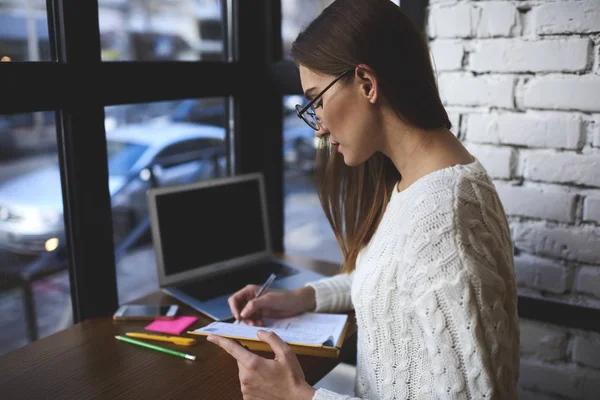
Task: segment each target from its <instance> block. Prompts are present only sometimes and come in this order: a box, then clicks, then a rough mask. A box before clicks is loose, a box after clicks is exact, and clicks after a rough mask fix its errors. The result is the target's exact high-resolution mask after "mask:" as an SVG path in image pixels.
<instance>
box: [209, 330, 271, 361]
mask: <svg viewBox="0 0 600 400" xmlns="http://www.w3.org/2000/svg"><path fill="white" fill-rule="evenodd" d="M206 340H208V341H209V342H211V343H214V344H216V345H217V346H219V347H221V348H222V349H223V350H225V351H226V352H228V353H229V354H230V355H231V356H232V357H233V358H235V359H236V360H238V362H239V363H240V364H242V365H243V366H244V367H245V368H248V369H256V367H257V364H258V363H259V362H260V360H262V358H261V357H259V356H257V355H256V354H254V353H251V352H250V351H248V350H246V349H245V348H243V347H242V346H240V345H239V344H238V343H237V342H236V341H234V340H231V339H227V338H224V337H221V336H215V335H208V336H207V337H206Z"/></svg>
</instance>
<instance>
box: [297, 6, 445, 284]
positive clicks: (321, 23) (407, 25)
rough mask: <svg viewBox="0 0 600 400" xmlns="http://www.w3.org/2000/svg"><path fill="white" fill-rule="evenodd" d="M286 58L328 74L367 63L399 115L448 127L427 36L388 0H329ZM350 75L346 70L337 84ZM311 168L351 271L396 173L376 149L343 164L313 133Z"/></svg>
mask: <svg viewBox="0 0 600 400" xmlns="http://www.w3.org/2000/svg"><path fill="white" fill-rule="evenodd" d="M292 58H293V59H294V62H295V63H296V64H297V65H303V66H305V67H307V68H309V69H311V70H313V71H316V72H320V73H323V74H329V75H334V76H335V75H338V74H340V73H342V72H343V71H346V70H348V69H353V68H355V67H356V66H357V65H359V64H367V65H369V66H370V67H371V68H372V69H373V70H374V71H375V73H376V74H377V77H378V81H379V89H380V91H381V93H382V95H383V96H384V97H385V98H386V99H387V100H388V102H389V103H390V104H391V106H392V107H393V109H394V110H395V112H396V113H397V114H398V116H399V117H400V118H401V119H403V120H404V121H407V122H409V123H411V124H413V125H415V126H418V127H421V128H426V129H432V128H440V127H446V128H448V129H450V128H451V124H450V120H449V119H448V114H447V112H446V110H445V109H444V106H443V104H442V101H441V99H440V96H439V92H438V89H437V83H436V80H435V75H434V72H433V67H432V65H431V59H430V56H429V49H428V45H427V42H426V40H425V38H424V36H423V34H422V33H421V32H420V31H419V29H418V28H417V27H416V25H414V23H413V22H412V21H411V20H410V18H408V16H407V15H406V14H405V13H404V12H403V11H402V10H401V9H400V8H399V7H398V6H397V5H396V4H394V3H393V2H391V1H390V0H336V1H334V2H333V3H332V4H331V5H330V6H329V7H327V8H326V9H325V10H323V12H322V13H321V14H320V15H319V16H318V17H317V18H316V19H315V20H313V21H312V22H311V23H310V24H309V25H308V26H307V27H306V28H305V29H304V30H303V31H302V32H300V34H299V35H298V37H297V38H296V40H295V41H294V43H293V44H292ZM350 79H352V74H349V75H348V76H346V77H344V78H342V79H341V80H340V83H339V84H346V83H347V82H348V81H349V80H350ZM315 169H316V175H317V191H318V194H319V199H320V201H321V205H322V207H323V210H324V212H325V216H326V217H327V219H328V221H329V223H330V224H331V227H332V229H333V231H334V234H335V236H336V238H337V241H338V243H339V245H340V248H341V250H342V254H343V256H344V263H343V266H342V272H351V271H352V270H354V269H355V268H356V257H357V255H358V253H359V251H360V250H361V249H362V248H363V247H364V246H365V245H366V244H367V243H368V242H369V240H370V239H371V238H372V237H373V234H374V233H375V231H376V229H377V227H378V225H379V222H380V221H381V218H382V216H383V214H384V212H385V208H386V205H387V203H388V201H389V198H390V196H391V193H392V191H393V190H395V189H394V188H395V183H396V182H398V181H399V180H400V179H401V176H400V173H399V172H398V170H397V169H396V168H395V166H394V164H393V163H392V162H391V160H390V159H389V158H387V157H386V156H385V155H383V154H381V153H376V154H374V155H373V156H372V157H371V158H370V159H369V160H367V161H366V162H365V163H363V164H361V165H359V166H356V167H348V166H346V164H345V163H344V161H343V158H342V156H341V155H340V154H338V153H337V152H335V151H333V152H332V151H331V147H330V146H329V145H328V142H327V139H322V140H321V145H320V148H319V150H318V152H317V160H316V164H315Z"/></svg>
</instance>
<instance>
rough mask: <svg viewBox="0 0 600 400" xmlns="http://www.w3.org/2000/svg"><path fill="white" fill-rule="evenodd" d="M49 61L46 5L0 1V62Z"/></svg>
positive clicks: (32, 0)
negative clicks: (2, 59) (4, 58)
mask: <svg viewBox="0 0 600 400" xmlns="http://www.w3.org/2000/svg"><path fill="white" fill-rule="evenodd" d="M2 57H8V58H9V59H10V60H11V61H49V60H50V59H51V56H50V41H49V36H48V18H47V17H46V2H45V1H40V0H37V1H34V0H30V1H25V2H22V1H0V58H2Z"/></svg>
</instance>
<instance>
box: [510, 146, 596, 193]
mask: <svg viewBox="0 0 600 400" xmlns="http://www.w3.org/2000/svg"><path fill="white" fill-rule="evenodd" d="M521 158H522V160H523V165H524V169H523V176H524V177H525V179H531V180H536V181H544V182H560V183H571V184H577V185H587V186H600V173H599V171H600V154H577V153H573V152H542V151H540V152H536V151H531V152H526V153H525V152H521Z"/></svg>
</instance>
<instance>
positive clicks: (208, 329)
mask: <svg viewBox="0 0 600 400" xmlns="http://www.w3.org/2000/svg"><path fill="white" fill-rule="evenodd" d="M258 330H264V331H273V332H275V333H276V334H277V336H279V337H280V338H281V340H283V341H284V342H287V343H304V344H314V345H318V344H322V343H324V342H325V341H326V340H328V338H329V335H327V334H323V333H322V332H315V331H312V332H310V331H305V330H304V329H303V330H302V331H297V330H288V329H285V328H273V327H254V326H248V325H243V324H239V325H234V324H230V323H226V322H213V323H211V324H210V325H208V326H205V327H203V328H200V329H198V330H197V332H204V333H210V334H214V335H222V336H235V337H238V338H247V339H257V338H258V336H257V334H256V332H257V331H258Z"/></svg>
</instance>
